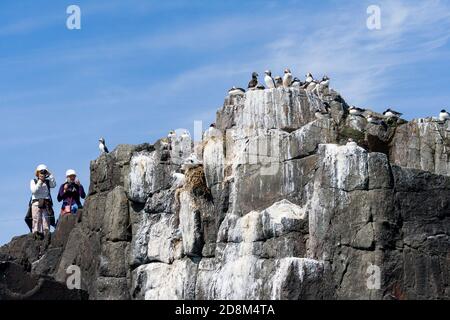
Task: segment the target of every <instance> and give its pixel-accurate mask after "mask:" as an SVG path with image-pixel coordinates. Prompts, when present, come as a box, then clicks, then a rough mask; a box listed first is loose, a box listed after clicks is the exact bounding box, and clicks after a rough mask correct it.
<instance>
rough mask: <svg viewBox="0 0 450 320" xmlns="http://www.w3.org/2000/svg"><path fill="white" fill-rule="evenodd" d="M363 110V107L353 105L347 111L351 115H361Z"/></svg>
mask: <svg viewBox="0 0 450 320" xmlns="http://www.w3.org/2000/svg"><path fill="white" fill-rule="evenodd" d="M365 111H366V110H365V109H361V108H357V107H355V106H351V107H350V108H348V113H350V115H352V116H361V115H362V114H363V113H364V112H365Z"/></svg>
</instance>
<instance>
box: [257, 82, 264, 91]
mask: <svg viewBox="0 0 450 320" xmlns="http://www.w3.org/2000/svg"><path fill="white" fill-rule="evenodd" d="M254 89H255V90H264V89H266V87H264V86H263V85H262V84H261V83H258V84H257V85H256V87H255V88H254Z"/></svg>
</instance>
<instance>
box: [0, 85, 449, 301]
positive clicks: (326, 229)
mask: <svg viewBox="0 0 450 320" xmlns="http://www.w3.org/2000/svg"><path fill="white" fill-rule="evenodd" d="M324 102H327V103H328V104H329V105H330V106H331V111H330V115H331V116H330V118H328V119H322V120H316V119H315V116H314V113H315V110H316V109H317V108H319V107H321V106H322V105H323V103H324ZM347 109H348V106H347V105H346V103H345V101H344V100H343V99H342V98H341V97H340V96H339V95H338V94H337V93H335V92H331V94H330V95H327V96H325V97H323V99H319V98H317V97H316V96H314V95H312V94H311V93H308V92H305V91H304V90H299V89H284V88H279V89H272V90H261V91H252V92H248V93H246V95H245V96H243V97H228V98H227V99H226V100H225V104H224V106H223V108H222V109H221V110H219V111H218V113H217V121H216V123H217V129H215V131H208V132H207V133H206V134H205V136H204V139H203V141H202V142H201V143H200V144H198V145H195V146H194V145H192V141H191V140H190V138H189V137H188V136H180V137H177V138H175V139H174V140H173V141H168V140H167V139H162V140H159V141H157V142H156V143H155V144H154V145H148V144H143V145H139V146H129V145H121V146H118V147H117V148H116V149H115V150H114V151H113V152H112V153H111V154H108V155H102V156H101V157H99V158H98V159H97V160H95V161H92V162H91V185H90V193H89V196H88V198H87V200H86V203H85V206H84V208H83V209H82V210H80V212H79V214H78V216H77V217H66V218H64V219H62V220H61V221H60V223H59V225H58V228H57V230H56V232H55V233H54V234H52V235H51V237H47V238H45V239H43V240H35V239H33V238H32V237H31V236H21V237H17V238H14V239H13V240H12V241H11V243H10V244H8V245H6V246H4V247H2V248H0V261H3V262H2V264H1V266H2V268H3V269H1V270H7V271H2V272H3V273H0V274H3V277H2V278H1V279H0V297H2V298H5V299H24V298H35V297H44V298H53V296H52V295H50V293H46V292H47V291H46V289H45V288H47V287H46V286H47V285H46V283H47V284H48V286H54V288H60V289H61V290H62V293H61V297H66V298H67V299H72V298H75V299H82V298H86V297H87V295H88V296H89V299H449V298H450V286H449V279H450V241H449V235H450V230H449V228H450V174H449V173H450V171H449V170H448V168H450V165H449V163H450V159H449V158H447V153H446V152H447V146H446V143H447V141H446V136H445V134H446V133H445V132H444V131H445V130H444V131H443V132H440V131H439V130H435V129H436V128H435V126H436V125H437V124H436V123H434V122H433V121H432V120H431V119H419V120H415V121H413V122H411V123H406V124H404V123H401V122H398V123H388V126H386V127H382V126H375V125H372V124H368V123H367V121H366V120H365V118H363V117H354V116H350V115H348V112H347ZM349 138H351V139H352V140H353V141H354V142H350V143H348V142H347V141H348V139H349ZM193 152H194V153H196V154H197V156H198V157H199V158H200V159H202V165H200V166H198V167H196V168H193V169H188V170H187V171H186V172H185V181H184V183H181V184H179V183H177V182H176V181H175V180H174V179H173V178H172V174H173V173H174V172H179V170H180V168H181V165H182V163H183V161H184V160H185V159H186V158H187V157H188V156H189V155H190V154H191V153H193ZM71 265H77V266H79V267H80V269H81V289H82V290H81V291H77V292H75V291H68V290H67V288H66V289H64V288H65V286H64V285H65V282H66V279H67V277H68V274H67V272H66V270H67V268H68V267H69V266H71ZM21 273H24V275H23V276H22V278H23V279H30V280H26V281H25V280H24V281H22V280H16V279H17V278H18V277H19V274H21ZM41 280H42V281H41ZM39 281H41V282H42V283H41V282H39ZM38 282H39V283H38ZM36 283H38V284H39V288H40V289H36V292H41V293H42V294H43V295H41V296H39V295H35V293H33V292H31V294H28V293H29V291H30V290H33V288H35V287H36ZM58 286H59V287H58ZM44 289H45V290H44ZM2 290H3V291H2ZM58 290H59V289H58ZM14 293H17V294H19V295H15V294H14ZM45 294H47V296H45Z"/></svg>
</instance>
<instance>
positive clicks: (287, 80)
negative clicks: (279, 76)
mask: <svg viewBox="0 0 450 320" xmlns="http://www.w3.org/2000/svg"><path fill="white" fill-rule="evenodd" d="M291 84H292V73H291V70H289V69H286V70H284V76H283V86H284V87H286V88H288V87H290V86H291Z"/></svg>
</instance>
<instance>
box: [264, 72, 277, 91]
mask: <svg viewBox="0 0 450 320" xmlns="http://www.w3.org/2000/svg"><path fill="white" fill-rule="evenodd" d="M264 73H265V74H266V75H265V77H264V82H265V83H266V86H267V88H269V89H273V88H276V84H275V80H273V78H272V72H271V71H270V70H266V71H265V72H264Z"/></svg>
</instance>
